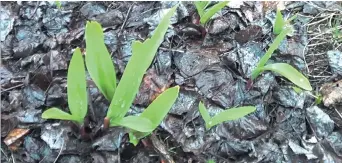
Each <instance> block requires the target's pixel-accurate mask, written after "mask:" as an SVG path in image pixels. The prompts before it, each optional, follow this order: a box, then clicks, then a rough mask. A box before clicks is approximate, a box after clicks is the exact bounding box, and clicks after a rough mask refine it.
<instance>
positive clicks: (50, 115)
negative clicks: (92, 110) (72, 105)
mask: <svg viewBox="0 0 342 163" xmlns="http://www.w3.org/2000/svg"><path fill="white" fill-rule="evenodd" d="M42 118H44V119H61V120H75V121H78V119H77V118H75V116H73V115H71V114H69V113H67V112H64V111H63V110H60V109H58V108H50V109H48V110H46V111H45V112H44V113H43V114H42ZM82 121H83V120H82Z"/></svg>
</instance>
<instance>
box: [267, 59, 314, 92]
mask: <svg viewBox="0 0 342 163" xmlns="http://www.w3.org/2000/svg"><path fill="white" fill-rule="evenodd" d="M262 69H263V70H270V71H274V72H276V73H279V74H280V75H282V76H284V77H285V78H287V79H288V80H290V81H291V82H292V83H294V84H296V85H297V86H299V87H301V88H303V89H305V90H308V91H311V90H312V87H311V85H310V82H309V80H308V79H307V78H306V77H305V76H304V75H303V74H302V73H300V72H299V71H297V70H296V69H295V68H293V67H292V66H291V65H289V64H287V63H274V64H269V65H266V66H265V67H263V68H262Z"/></svg>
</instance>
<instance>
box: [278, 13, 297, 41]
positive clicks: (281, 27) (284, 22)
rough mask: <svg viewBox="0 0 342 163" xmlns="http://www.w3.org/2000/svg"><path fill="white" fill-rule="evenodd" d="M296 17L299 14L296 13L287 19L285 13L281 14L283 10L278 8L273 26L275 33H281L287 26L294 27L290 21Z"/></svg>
mask: <svg viewBox="0 0 342 163" xmlns="http://www.w3.org/2000/svg"><path fill="white" fill-rule="evenodd" d="M296 17H297V15H294V16H292V17H291V18H290V19H288V20H285V19H284V17H283V15H282V14H281V11H280V10H279V9H277V14H276V19H275V22H274V26H273V33H274V34H276V35H279V34H280V33H281V31H283V30H284V29H285V28H292V27H291V25H290V22H291V21H292V20H293V19H295V18H296Z"/></svg>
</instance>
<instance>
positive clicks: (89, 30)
mask: <svg viewBox="0 0 342 163" xmlns="http://www.w3.org/2000/svg"><path fill="white" fill-rule="evenodd" d="M85 37H86V64H87V69H88V72H89V74H90V76H91V78H92V79H93V80H94V83H95V84H96V86H97V87H98V88H99V90H100V91H101V92H102V94H103V95H104V96H105V97H106V99H107V100H112V99H113V95H114V92H115V88H116V73H115V69H114V65H113V62H112V59H111V57H110V54H109V52H108V50H107V47H106V45H105V43H104V36H103V30H102V27H101V25H100V24H99V23H97V22H95V21H88V22H87V25H86V29H85Z"/></svg>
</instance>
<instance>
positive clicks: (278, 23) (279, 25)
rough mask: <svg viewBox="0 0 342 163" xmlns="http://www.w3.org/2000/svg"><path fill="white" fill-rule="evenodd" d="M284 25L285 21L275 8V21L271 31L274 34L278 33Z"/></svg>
mask: <svg viewBox="0 0 342 163" xmlns="http://www.w3.org/2000/svg"><path fill="white" fill-rule="evenodd" d="M284 25H285V21H284V18H283V15H282V14H281V12H280V10H279V9H277V15H276V19H275V23H274V27H273V33H274V34H276V35H278V34H280V33H281V31H282V30H283V27H284Z"/></svg>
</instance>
